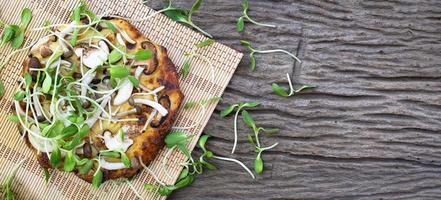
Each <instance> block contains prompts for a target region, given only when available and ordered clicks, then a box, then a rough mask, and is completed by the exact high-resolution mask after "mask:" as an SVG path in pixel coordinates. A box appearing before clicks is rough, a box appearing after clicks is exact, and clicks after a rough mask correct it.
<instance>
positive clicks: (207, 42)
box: [196, 39, 216, 49]
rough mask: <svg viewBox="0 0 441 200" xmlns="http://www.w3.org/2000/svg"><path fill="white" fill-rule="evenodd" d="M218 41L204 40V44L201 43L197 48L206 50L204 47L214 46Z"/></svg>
mask: <svg viewBox="0 0 441 200" xmlns="http://www.w3.org/2000/svg"><path fill="white" fill-rule="evenodd" d="M215 42H216V41H215V40H213V39H206V40H204V41H202V42H199V43H198V44H196V47H197V48H199V49H200V48H204V47H208V46H211V45H212V44H214V43H215Z"/></svg>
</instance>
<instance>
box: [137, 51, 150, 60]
mask: <svg viewBox="0 0 441 200" xmlns="http://www.w3.org/2000/svg"><path fill="white" fill-rule="evenodd" d="M152 56H153V52H152V51H151V50H150V49H142V50H139V51H137V52H136V53H135V60H136V61H143V60H148V59H150V58H152Z"/></svg>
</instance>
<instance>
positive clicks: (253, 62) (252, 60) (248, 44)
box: [240, 40, 302, 71]
mask: <svg viewBox="0 0 441 200" xmlns="http://www.w3.org/2000/svg"><path fill="white" fill-rule="evenodd" d="M240 44H241V45H243V46H245V47H247V48H248V49H249V50H250V69H251V70H253V71H254V70H255V69H256V59H255V57H254V54H255V53H262V54H263V53H285V54H288V55H289V56H291V57H292V58H294V59H295V60H297V62H299V63H301V62H302V61H301V60H300V59H299V58H297V56H295V55H294V54H292V53H289V52H288V51H285V50H283V49H274V50H256V49H254V48H253V47H252V46H251V42H248V41H245V40H241V41H240Z"/></svg>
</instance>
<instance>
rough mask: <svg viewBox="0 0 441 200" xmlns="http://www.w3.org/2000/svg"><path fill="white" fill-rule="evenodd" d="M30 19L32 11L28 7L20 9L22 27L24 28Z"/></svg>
mask: <svg viewBox="0 0 441 200" xmlns="http://www.w3.org/2000/svg"><path fill="white" fill-rule="evenodd" d="M31 20H32V11H31V9H29V8H25V9H23V10H22V11H21V22H20V23H21V27H22V29H26V28H27V27H28V25H29V23H31Z"/></svg>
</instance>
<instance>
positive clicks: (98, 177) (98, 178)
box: [92, 169, 103, 188]
mask: <svg viewBox="0 0 441 200" xmlns="http://www.w3.org/2000/svg"><path fill="white" fill-rule="evenodd" d="M101 182H103V172H102V171H101V170H99V169H98V171H97V172H95V174H94V175H93V179H92V186H93V187H95V188H99V187H100V185H101Z"/></svg>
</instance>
